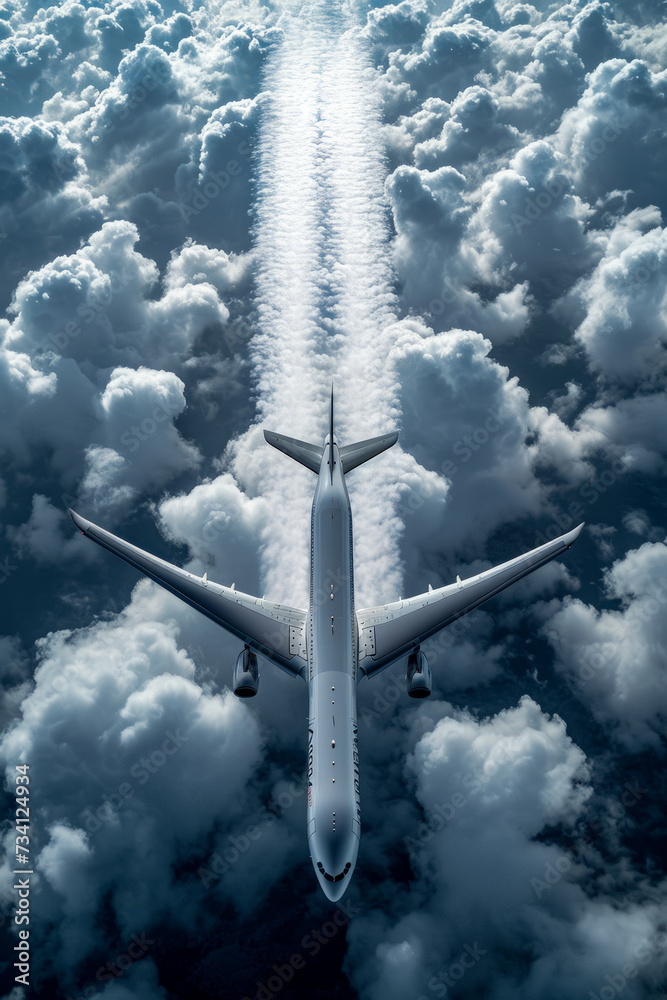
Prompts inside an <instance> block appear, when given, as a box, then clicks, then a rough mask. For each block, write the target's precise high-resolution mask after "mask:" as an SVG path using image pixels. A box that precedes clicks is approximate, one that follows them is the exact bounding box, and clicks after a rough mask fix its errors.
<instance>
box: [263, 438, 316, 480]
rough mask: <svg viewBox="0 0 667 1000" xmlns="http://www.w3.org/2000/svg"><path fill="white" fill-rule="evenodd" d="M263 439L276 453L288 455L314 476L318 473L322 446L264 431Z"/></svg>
mask: <svg viewBox="0 0 667 1000" xmlns="http://www.w3.org/2000/svg"><path fill="white" fill-rule="evenodd" d="M264 438H265V440H266V441H268V443H269V444H271V445H273V447H274V448H277V449H278V451H282V452H284V454H285V455H289V457H290V458H293V459H294V460H295V462H300V463H301V465H305V466H306V468H307V469H310V470H311V472H314V473H315V474H316V475H317V474H318V473H319V471H320V464H321V462H322V445H321V444H319V445H318V444H308V442H307V441H298V440H297V439H296V438H291V437H286V436H285V435H284V434H276V433H275V432H274V431H264Z"/></svg>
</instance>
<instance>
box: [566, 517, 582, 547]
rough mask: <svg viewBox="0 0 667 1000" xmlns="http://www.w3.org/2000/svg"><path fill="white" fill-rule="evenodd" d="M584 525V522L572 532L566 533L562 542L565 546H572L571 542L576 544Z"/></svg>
mask: <svg viewBox="0 0 667 1000" xmlns="http://www.w3.org/2000/svg"><path fill="white" fill-rule="evenodd" d="M585 524H586V522H585V521H582V522H581V524H578V525H577V526H576V528H573V529H572V531H568V532H567V534H565V535H563V541H564V542H565V544H566V545H568V546H570V545H572V542H576V540H577V538H578V537H579V535H580V534H581V531H582V529H583V527H584V525H585Z"/></svg>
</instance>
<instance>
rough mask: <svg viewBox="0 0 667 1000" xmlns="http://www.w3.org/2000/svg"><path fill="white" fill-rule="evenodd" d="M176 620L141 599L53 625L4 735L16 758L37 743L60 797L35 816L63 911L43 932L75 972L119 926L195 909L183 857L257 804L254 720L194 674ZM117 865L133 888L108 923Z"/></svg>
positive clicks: (53, 905) (129, 927) (34, 755)
mask: <svg viewBox="0 0 667 1000" xmlns="http://www.w3.org/2000/svg"><path fill="white" fill-rule="evenodd" d="M176 634H177V633H176V630H175V627H174V626H173V625H172V626H170V625H169V624H165V622H164V621H161V622H157V621H151V620H150V619H146V618H145V616H144V615H143V614H142V612H141V611H140V610H139V609H138V608H133V607H132V606H130V607H129V608H128V609H126V611H125V612H124V613H123V614H122V615H121V616H120V617H118V618H117V619H115V620H113V621H111V622H107V623H103V624H99V625H96V626H92V627H91V628H89V629H84V630H81V631H79V632H78V633H73V634H70V633H67V632H61V633H54V634H51V635H50V636H49V637H48V638H46V639H44V640H41V641H40V644H39V652H40V661H41V662H40V665H39V667H38V669H37V670H36V672H35V687H34V690H33V691H32V693H31V694H30V695H29V696H28V697H27V698H26V699H25V700H24V702H23V705H22V718H21V719H20V720H19V721H18V723H17V724H16V725H15V726H14V728H13V729H11V730H10V731H9V732H8V733H6V734H5V737H4V741H3V753H4V755H5V759H6V760H8V761H11V762H12V764H11V767H12V768H13V761H14V760H15V759H18V758H17V754H20V755H21V756H23V755H24V754H25V755H27V756H28V757H29V759H30V762H31V768H32V769H33V771H31V773H33V772H34V773H37V772H42V771H43V775H44V779H43V782H42V785H43V794H44V795H45V797H46V798H45V801H46V800H48V801H50V802H51V803H52V808H51V809H50V810H49V811H48V812H45V813H44V814H43V816H42V817H40V818H36V821H35V826H34V834H35V840H34V844H35V867H36V870H37V872H39V876H38V878H37V881H38V883H39V886H40V888H41V894H40V906H41V908H42V912H43V913H44V914H56V913H60V914H62V917H63V918H64V919H62V920H61V921H57V922H56V923H52V922H51V921H50V920H49V921H47V922H46V923H43V924H42V929H41V931H40V930H39V929H38V930H37V931H36V933H37V936H38V937H39V938H40V940H41V947H42V954H43V955H44V956H45V959H46V956H47V955H49V956H50V961H52V962H53V963H54V971H57V972H58V973H59V974H60V975H61V976H62V977H64V980H65V981H66V982H67V983H68V984H71V983H73V982H75V979H74V978H73V977H74V976H75V975H76V970H77V968H78V967H79V966H80V964H81V963H83V962H84V960H85V959H86V957H87V956H90V955H93V956H95V955H102V954H105V953H106V952H108V951H109V948H110V946H112V944H113V941H114V940H115V941H116V942H117V943H118V944H119V945H120V944H122V943H123V942H124V941H125V940H126V939H128V938H129V936H130V935H131V934H133V933H139V934H140V933H141V932H143V931H146V929H147V928H150V927H153V926H155V924H156V923H157V922H160V921H163V920H164V919H165V918H167V917H168V916H169V919H170V920H173V921H175V922H176V923H179V922H181V921H182V920H184V921H185V922H186V923H187V920H188V917H187V916H186V911H188V910H190V908H191V906H192V905H193V903H192V902H188V897H189V896H190V897H191V899H192V891H193V890H192V888H190V889H186V888H185V886H181V887H180V888H179V884H178V882H177V880H175V879H174V876H173V866H174V865H175V863H176V862H177V859H178V858H179V857H180V856H182V854H181V852H182V851H183V850H185V852H186V854H191V853H192V851H193V848H194V845H195V844H196V843H197V841H198V839H199V838H201V837H203V836H205V835H206V833H207V831H209V830H211V829H212V827H213V826H214V824H218V823H219V822H220V817H222V816H226V817H227V818H226V820H223V823H222V827H221V829H223V830H224V829H225V826H226V824H227V823H229V822H231V823H233V822H234V818H235V817H236V818H239V817H243V816H244V814H245V811H246V808H247V806H248V800H247V795H246V793H245V792H244V788H245V787H246V785H247V783H248V779H249V777H250V776H251V775H252V773H253V772H254V770H255V768H256V767H257V765H258V763H259V760H260V759H261V753H260V749H259V747H260V740H259V733H258V730H257V725H256V723H255V721H254V718H253V716H252V715H248V710H247V708H246V707H245V706H244V705H243V704H242V703H241V702H239V701H238V700H236V699H235V698H234V697H233V696H232V695H231V694H229V693H228V692H227V693H225V694H224V695H222V696H214V695H211V694H210V693H207V692H204V691H202V690H201V689H200V688H199V687H198V686H197V685H195V684H194V683H193V680H192V676H193V672H194V665H193V664H192V661H191V660H190V659H189V658H188V656H187V655H186V654H185V652H184V651H183V650H182V649H179V648H178V646H177V643H176ZM47 761H48V766H47V765H46V762H47ZM83 761H85V765H86V766H85V768H82V767H81V764H82V762H83ZM212 785H214V786H215V787H216V788H218V792H217V793H216V795H215V796H211V795H210V794H208V791H207V790H210V787H211V786H212ZM158 814H159V815H160V816H161V817H162V818H161V821H160V823H159V824H157V825H156V824H155V820H154V817H155V816H156V815H158ZM167 831H169V832H168V833H167ZM121 870H124V871H125V876H126V882H125V884H126V885H127V886H128V887H131V889H130V888H128V890H127V891H125V890H123V889H120V888H119V887H116V889H115V890H114V892H113V902H112V904H111V913H110V917H111V920H112V922H113V925H114V927H115V930H114V932H113V933H112V934H109V931H108V928H107V931H106V932H102V931H101V929H100V927H99V925H97V923H96V921H95V919H94V916H95V914H96V913H97V912H98V909H99V907H100V906H101V905H102V900H103V897H104V896H105V895H106V894H107V893H108V892H109V890H110V888H111V887H112V886H114V885H115V882H116V877H117V873H118V872H119V871H121ZM201 892H203V890H200V893H199V898H200V897H201ZM194 898H195V900H196V899H197V898H198V893H197V891H196V890H195V897H194ZM194 905H195V906H197V905H198V903H197V902H194ZM47 960H49V959H47Z"/></svg>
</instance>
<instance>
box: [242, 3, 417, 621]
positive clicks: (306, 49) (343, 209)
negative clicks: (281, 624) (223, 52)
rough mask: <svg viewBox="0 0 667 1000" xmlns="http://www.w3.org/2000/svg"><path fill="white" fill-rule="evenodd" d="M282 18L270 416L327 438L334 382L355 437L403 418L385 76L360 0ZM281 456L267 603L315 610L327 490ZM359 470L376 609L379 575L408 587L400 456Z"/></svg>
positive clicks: (362, 568) (367, 567)
mask: <svg viewBox="0 0 667 1000" xmlns="http://www.w3.org/2000/svg"><path fill="white" fill-rule="evenodd" d="M281 24H282V26H283V28H284V37H283V39H282V41H281V43H280V44H279V46H278V47H277V49H276V51H275V52H274V53H273V54H272V56H271V58H270V60H269V65H268V69H267V74H266V79H265V89H266V91H267V103H266V107H265V111H264V119H263V126H262V133H261V139H260V147H259V157H258V194H257V199H256V206H255V219H256V222H255V246H256V259H257V285H256V287H257V297H256V305H257V316H258V326H259V330H258V333H257V334H256V336H255V337H254V339H253V343H252V352H251V353H252V361H253V364H254V370H255V376H256V379H257V388H258V410H259V420H260V423H261V424H262V425H263V426H268V427H270V428H273V429H275V430H279V431H281V432H282V433H286V434H290V435H292V436H294V437H299V438H304V439H309V440H310V439H312V440H313V441H316V442H318V443H319V442H320V441H321V440H322V437H323V434H324V432H325V413H326V399H327V397H328V394H329V389H330V386H331V383H332V382H333V383H334V386H335V390H336V404H337V405H336V408H337V435H338V437H339V440H341V441H342V442H343V443H344V442H345V441H351V440H357V439H359V438H360V437H364V436H371V435H374V434H377V433H380V432H382V431H384V430H386V429H388V428H390V427H391V426H393V425H394V424H395V422H396V419H397V412H396V409H395V408H394V407H393V406H392V401H393V397H394V394H395V387H394V378H393V375H392V374H391V372H390V371H388V369H387V365H386V355H387V351H388V349H389V346H390V345H389V342H388V337H387V333H386V332H385V331H386V330H387V328H388V327H389V326H390V325H391V324H392V323H393V322H395V314H394V293H393V289H392V280H393V279H392V272H391V267H390V263H389V253H390V247H389V230H388V225H387V218H386V206H385V204H384V201H383V182H384V177H385V173H386V171H385V168H384V163H383V156H382V149H381V145H380V143H379V140H378V132H379V114H378V110H377V101H376V96H375V82H374V76H373V71H372V68H371V66H370V62H369V60H368V55H367V53H366V51H365V48H364V45H363V41H362V40H361V39H360V38H359V37H358V34H357V32H356V31H355V30H354V29H355V28H356V27H357V25H358V21H357V17H356V14H355V10H354V8H353V6H351V5H350V4H343V5H342V6H341V7H338V8H337V9H336V10H332V8H331V5H330V4H328V3H326V2H321V0H304V2H302V3H294V4H291V5H286V6H285V13H284V16H283V18H282V20H281ZM251 442H252V443H254V444H255V445H256V442H257V437H256V435H254V436H253V435H252V434H250V436H249V438H248V445H249V446H250V444H251ZM243 450H244V449H243V446H242V447H241V450H240V452H239V455H238V457H239V459H240V460H242V458H243V454H242V453H243ZM265 462H266V465H265V472H264V475H263V476H262V484H261V492H262V494H263V496H264V497H265V498H266V499H267V500H268V502H269V511H270V512H271V513H270V524H269V525H268V526H267V529H266V532H265V535H264V548H263V573H264V578H265V583H266V589H267V594H269V593H270V594H271V595H272V596H273V597H275V598H277V599H284V600H290V601H295V600H298V599H299V598H302V599H303V600H304V601H305V594H306V586H307V570H308V553H307V545H308V528H307V520H305V518H307V516H308V507H309V504H308V499H309V497H310V491H311V489H312V483H310V482H309V481H308V479H307V478H306V477H305V475H304V476H302V477H301V478H296V479H295V473H294V468H293V467H288V466H286V465H285V463H284V462H281V461H280V459H278V461H274V459H273V456H272V455H269V454H267V455H266V456H265ZM355 476H356V479H355V480H354V481H351V483H350V489H351V491H353V492H354V496H353V503H354V508H355V510H354V513H355V539H356V548H357V553H358V556H359V557H360V558H359V563H360V565H359V568H358V571H357V585H358V587H359V589H360V591H361V594H360V599H362V600H363V599H364V596H365V597H366V600H367V601H368V600H373V598H374V595H375V596H377V595H378V584H377V576H378V574H381V578H382V583H383V586H382V591H383V592H384V591H385V590H386V588H387V586H390V589H391V588H392V587H393V589H394V590H395V589H396V588H398V586H399V583H400V575H399V571H398V565H399V558H398V537H399V529H400V524H399V522H397V521H396V520H395V519H394V514H393V506H392V505H393V499H392V495H391V490H390V489H388V488H385V487H388V486H389V485H390V482H392V483H393V482H395V479H396V476H395V471H393V470H392V469H391V462H382V463H378V464H377V467H376V468H375V469H373V468H370V467H369V469H368V470H360V471H359V472H358V473H355ZM307 498H308V499H307ZM392 524H393V527H394V531H391V530H389V531H388V527H390V526H391V525H392ZM374 579H375V580H376V582H375V584H374V585H373V580H374ZM295 587H296V589H297V591H298V592H297V593H295V592H294V590H295ZM367 591H368V592H367Z"/></svg>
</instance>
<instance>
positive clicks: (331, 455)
mask: <svg viewBox="0 0 667 1000" xmlns="http://www.w3.org/2000/svg"><path fill="white" fill-rule="evenodd" d="M333 446H334V432H333V385H332V386H331V407H330V409H329V474H330V475H331V476H332V477H333V467H334V452H333Z"/></svg>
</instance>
